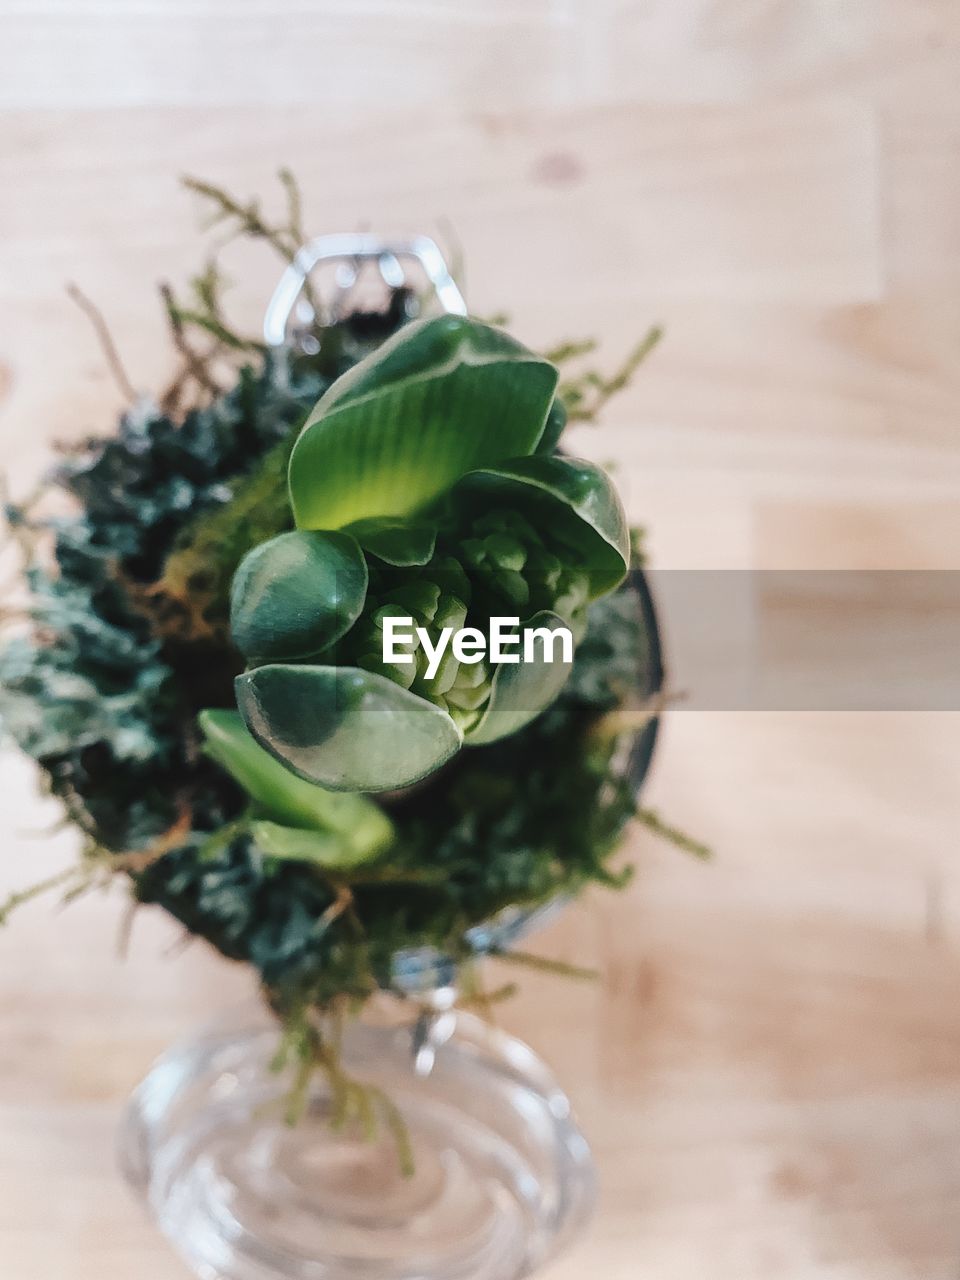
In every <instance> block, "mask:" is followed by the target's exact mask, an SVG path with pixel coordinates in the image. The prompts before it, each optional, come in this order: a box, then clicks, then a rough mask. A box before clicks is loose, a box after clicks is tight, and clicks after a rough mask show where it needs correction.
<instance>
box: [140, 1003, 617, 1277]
mask: <svg viewBox="0 0 960 1280" xmlns="http://www.w3.org/2000/svg"><path fill="white" fill-rule="evenodd" d="M451 996H452V993H451V992H450V991H449V990H445V989H439V990H438V991H437V992H435V993H433V999H432V1001H431V1005H432V1007H431V1008H430V1009H429V1010H428V1011H425V1012H424V1013H422V1014H421V1015H420V1016H419V1017H418V1018H416V1019H415V1020H414V1021H413V1022H412V1023H407V1024H406V1025H400V1026H396V1025H393V1026H376V1025H370V1024H367V1023H363V1022H360V1021H357V1020H352V1021H351V1022H349V1023H348V1025H347V1026H346V1028H345V1032H344V1037H343V1043H342V1066H343V1070H344V1072H345V1073H346V1074H347V1075H349V1076H350V1077H351V1078H352V1079H354V1080H356V1081H358V1082H360V1083H361V1084H362V1085H364V1086H365V1087H366V1089H367V1093H366V1097H367V1105H368V1106H369V1114H368V1115H367V1116H366V1119H364V1118H363V1117H360V1118H358V1117H354V1118H353V1119H352V1120H351V1121H350V1122H349V1123H348V1124H346V1125H341V1126H339V1127H337V1126H336V1117H335V1115H334V1108H335V1105H336V1104H335V1097H334V1092H333V1090H332V1089H331V1085H330V1082H329V1080H328V1078H327V1076H326V1075H325V1074H324V1073H322V1072H320V1071H316V1072H314V1073H313V1075H312V1077H311V1079H310V1083H309V1086H308V1091H307V1095H306V1098H305V1100H304V1105H303V1110H302V1114H301V1115H300V1117H299V1119H298V1120H297V1121H296V1122H295V1123H290V1122H289V1121H288V1117H287V1116H286V1103H287V1100H288V1098H289V1091H290V1086H291V1078H290V1074H289V1072H286V1071H285V1072H278V1071H277V1070H276V1068H275V1064H274V1062H273V1059H274V1057H275V1054H276V1051H277V1046H278V1042H279V1034H280V1033H279V1027H278V1024H277V1023H276V1022H274V1021H273V1020H272V1019H271V1017H270V1014H269V1013H268V1011H267V1010H266V1009H265V1008H264V1009H262V1010H261V1009H258V1008H251V1009H249V1010H245V1011H244V1012H243V1013H242V1014H241V1015H238V1016H234V1017H231V1018H229V1019H227V1020H223V1021H221V1022H220V1023H219V1024H217V1025H214V1026H211V1027H209V1028H208V1029H206V1030H204V1031H202V1032H201V1033H200V1034H199V1035H197V1036H195V1037H194V1038H193V1039H191V1040H188V1041H186V1042H185V1043H183V1044H180V1045H178V1046H176V1047H175V1048H173V1049H172V1050H170V1052H168V1053H166V1054H165V1055H164V1056H163V1057H162V1058H160V1059H159V1060H158V1061H157V1062H156V1063H155V1065H154V1066H153V1067H152V1068H151V1070H150V1072H149V1073H148V1075H147V1076H146V1078H145V1079H144V1081H143V1082H142V1084H141V1085H140V1086H139V1088H138V1089H137V1090H136V1092H135V1094H134V1096H133V1098H132V1100H131V1103H130V1105H129V1108H128V1110H127V1114H126V1117H125V1120H124V1124H123V1128H122V1139H121V1155H122V1163H123V1166H124V1171H125V1173H126V1176H127V1178H128V1180H129V1181H130V1183H131V1184H132V1185H133V1187H134V1188H135V1189H136V1191H137V1192H138V1193H139V1195H140V1196H141V1197H142V1198H143V1200H144V1201H145V1203H146V1205H147V1208H148V1210H149V1212H150V1213H151V1214H152V1215H153V1217H154V1218H155V1219H156V1221H157V1223H158V1225H159V1227H160V1228H161V1230H162V1231H163V1232H164V1233H165V1234H166V1235H167V1237H168V1238H169V1240H170V1241H171V1243H172V1244H173V1245H174V1247H175V1248H176V1250H177V1251H178V1252H179V1253H180V1255H181V1256H182V1257H183V1259H184V1260H185V1261H186V1263H187V1264H188V1266H190V1267H191V1268H192V1270H193V1271H194V1273H195V1274H196V1275H197V1276H198V1277H200V1280H288V1278H289V1280H348V1278H349V1280H361V1278H362V1280H454V1278H456V1280H516V1278H518V1277H520V1276H526V1275H529V1274H530V1273H531V1272H533V1271H535V1270H536V1269H537V1268H538V1267H539V1266H540V1265H541V1264H542V1263H543V1262H545V1261H546V1260H547V1259H548V1258H550V1257H551V1256H552V1255H553V1254H554V1253H555V1252H556V1251H557V1250H558V1249H560V1248H561V1247H562V1246H563V1245H564V1244H565V1243H566V1242H567V1241H568V1240H569V1239H570V1237H571V1236H573V1235H575V1234H576V1233H577V1232H578V1231H579V1229H580V1228H581V1227H582V1226H583V1224H584V1223H585V1221H586V1220H587V1218H588V1217H589V1214H590V1211H591V1209H592V1206H593V1202H594V1188H595V1177H594V1166H593V1161H592V1158H591V1155H590V1150H589V1147H588V1145H587V1143H586V1141H585V1139H584V1137H583V1135H582V1133H581V1132H580V1130H579V1128H578V1127H577V1124H576V1122H575V1120H574V1119H573V1116H572V1114H571V1109H570V1104H569V1102H568V1100H567V1098H566V1096H565V1095H564V1093H563V1092H562V1091H561V1090H560V1088H559V1087H558V1086H557V1084H556V1082H555V1081H554V1079H553V1077H552V1076H551V1074H550V1072H549V1071H548V1070H547V1068H546V1067H545V1066H544V1064H543V1063H542V1062H541V1061H540V1060H539V1059H538V1058H537V1056H536V1055H535V1054H534V1053H533V1051H532V1050H531V1049H530V1048H528V1046H527V1045H525V1044H523V1043H522V1042H521V1041H519V1040H517V1039H514V1038H513V1037H512V1036H509V1035H507V1034H505V1033H504V1032H502V1031H499V1030H497V1029H495V1028H493V1027H491V1026H489V1025H488V1024H487V1023H485V1022H483V1021H481V1020H480V1019H478V1018H476V1017H474V1016H472V1015H470V1014H466V1013H463V1012H459V1011H456V1010H455V1009H454V1008H453V1007H452V1000H451ZM445 1006H447V1007H445ZM393 1108H396V1111H394V1110H393ZM401 1117H402V1119H400V1118H401Z"/></svg>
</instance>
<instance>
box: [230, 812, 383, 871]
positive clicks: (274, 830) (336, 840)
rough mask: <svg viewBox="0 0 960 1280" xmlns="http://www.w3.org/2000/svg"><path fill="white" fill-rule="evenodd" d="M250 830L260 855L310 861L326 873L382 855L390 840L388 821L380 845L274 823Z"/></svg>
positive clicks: (257, 824) (259, 825)
mask: <svg viewBox="0 0 960 1280" xmlns="http://www.w3.org/2000/svg"><path fill="white" fill-rule="evenodd" d="M351 798H354V797H351ZM368 803H370V802H369V801H368ZM250 831H251V834H252V836H253V838H254V840H255V841H256V843H257V844H258V845H259V847H260V848H261V849H262V850H263V852H264V853H266V854H269V855H270V856H271V857H273V858H282V859H284V860H285V861H288V862H310V863H313V864H314V865H315V866H319V867H323V868H325V869H326V870H328V871H349V870H350V869H351V868H352V867H357V866H362V865H363V863H365V862H370V861H372V860H373V859H374V858H375V857H377V855H378V854H380V853H382V852H383V850H384V849H385V848H386V847H387V846H388V845H389V844H390V840H391V832H390V824H389V822H388V823H387V835H386V839H381V840H380V842H379V843H374V842H371V841H369V840H356V841H351V840H350V839H349V838H348V837H347V836H345V835H343V834H338V833H336V832H332V831H307V830H304V829H303V828H302V827H285V826H282V825H280V824H279V823H277V822H254V823H252V824H251V828H250Z"/></svg>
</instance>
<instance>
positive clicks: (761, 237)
mask: <svg viewBox="0 0 960 1280" xmlns="http://www.w3.org/2000/svg"><path fill="white" fill-rule="evenodd" d="M958 51H960V12H958V10H957V7H956V4H955V2H954V0H792V2H787V0H642V2H639V0H638V2H637V3H624V2H618V0H590V3H587V2H586V0H445V2H441V0H397V2H395V3H388V2H387V0H329V2H322V0H321V2H317V3H310V2H309V0H300V2H298V3H293V0H230V3H227V0H192V2H190V3H187V0H137V3H135V4H127V3H120V0H0V317H2V318H0V448H2V462H3V468H4V470H5V471H6V472H7V473H8V475H9V477H10V481H11V485H12V488H13V491H14V493H18V492H20V493H22V492H23V491H24V490H25V489H26V487H28V486H29V484H30V483H31V481H32V479H34V478H35V477H36V476H37V475H38V473H39V472H40V471H41V470H42V468H43V467H44V466H45V465H46V464H47V463H48V462H49V460H50V458H51V456H52V455H51V445H52V442H53V441H54V440H55V439H58V438H76V437H79V436H81V435H84V434H86V433H88V432H90V431H101V430H104V429H108V428H109V425H110V423H111V420H112V416H113V414H114V412H115V411H116V409H117V408H118V406H119V404H120V397H119V393H118V392H117V390H116V389H115V387H114V386H113V384H112V382H111V381H110V379H109V377H108V375H107V373H106V371H105V369H104V365H103V361H102V359H101V357H100V354H99V353H98V351H97V348H96V346H95V343H94V342H93V340H92V338H91V334H90V332H89V328H88V325H87V323H86V321H85V319H84V317H83V316H82V315H81V314H80V313H79V311H78V310H77V309H76V308H75V307H74V306H73V305H72V304H71V303H70V302H69V301H68V300H67V298H66V296H65V293H64V285H65V283H66V282H68V281H75V282H76V283H77V284H79V285H80V286H81V287H82V288H83V289H84V290H85V291H86V292H87V293H88V294H90V295H92V296H93V297H94V298H95V299H96V300H97V302H98V303H99V305H100V306H101V307H102V309H103V311H104V313H105V314H106V316H107V319H108V321H109V323H110V325H111V327H112V329H113V331H114V333H115V334H116V336H117V340H118V342H119V345H120V347H121V350H122V354H123V357H124V360H125V362H126V364H127V367H128V369H129V370H130V373H131V375H132V377H133V379H134V381H135V382H136V384H137V385H138V386H141V387H143V388H150V387H155V386H156V385H157V384H158V383H159V381H160V380H161V379H162V378H163V377H164V375H165V374H166V373H168V372H169V369H170V355H169V350H168V347H167V345H166V342H165V338H164V330H163V323H162V320H161V318H160V312H159V308H158V306H157V305H156V301H155V295H154V286H155V285H156V283H157V282H158V281H159V280H162V279H170V280H174V281H178V280H181V279H183V278H184V277H185V276H186V275H187V274H188V272H189V271H191V270H192V269H193V268H194V267H195V266H196V265H197V260H198V253H199V243H198V239H197V235H196V230H197V209H196V207H195V205H194V204H193V202H192V200H190V199H189V198H187V197H186V196H185V195H184V194H183V193H182V192H181V191H180V190H179V189H178V186H177V177H178V175H179V174H181V173H185V172H186V173H194V174H199V175H201V176H203V177H207V178H210V179H212V180H215V181H218V182H223V183H226V184H228V185H229V186H230V187H231V188H233V189H235V190H237V191H239V192H255V191H259V192H267V191H269V190H270V189H271V182H272V175H273V173H274V171H275V170H276V169H277V167H278V166H279V165H280V164H289V165H291V166H292V167H293V168H294V169H295V170H296V172H297V173H298V174H299V175H300V177H301V180H302V183H303V187H304V191H305V198H306V206H307V209H308V210H309V219H308V221H309V225H310V228H311V229H312V230H314V231H317V232H320V231H330V230H342V229H349V228H352V227H358V226H361V225H364V226H370V227H373V228H376V229H380V230H384V231H389V230H404V231H420V230H425V231H435V230H436V229H437V228H438V226H448V227H452V228H453V229H454V230H455V233H456V236H457V238H458V239H459V241H460V242H461V244H462V246H463V249H464V252H465V255H466V259H467V264H468V272H467V286H468V293H469V298H470V301H471V304H472V306H473V308H474V309H475V310H476V311H477V312H478V313H480V314H489V313H491V312H493V311H498V310H501V309H506V310H508V311H509V312H510V314H511V316H512V320H513V327H514V328H515V330H516V332H517V333H518V335H519V336H521V337H522V338H524V339H525V340H527V341H528V342H530V343H532V344H538V343H539V344H544V343H547V342H551V341H554V340H557V339H560V338H564V337H569V336H577V335H582V334H596V335H598V336H600V337H601V338H602V339H603V343H604V348H603V349H604V359H605V360H607V361H608V362H609V364H610V365H611V366H612V365H613V364H615V362H616V360H617V359H618V357H620V356H622V355H623V354H624V353H625V351H626V350H627V349H628V347H629V346H630V344H631V342H632V341H633V339H634V338H635V337H636V336H638V335H639V334H640V333H641V332H642V331H643V329H644V328H645V327H646V325H647V323H648V322H650V321H653V320H657V321H660V322H661V323H663V324H664V325H665V327H666V329H667V339H666V341H665V343H664V344H663V345H662V347H661V348H660V349H659V350H658V352H657V353H656V355H655V356H654V357H653V358H652V359H651V361H650V363H649V364H648V366H647V367H646V368H645V369H644V371H643V373H642V375H641V376H640V377H639V378H638V379H637V381H636V383H635V385H634V386H633V387H632V388H631V389H630V390H629V391H628V392H627V393H625V394H624V395H623V396H622V397H621V398H620V399H618V400H617V401H616V402H615V403H614V404H613V405H611V407H610V408H609V411H608V412H607V413H606V415H605V417H604V420H603V423H602V425H601V426H600V427H598V428H595V429H589V430H586V429H585V430H582V431H581V433H580V437H579V443H580V445H581V446H582V448H583V450H584V451H585V452H589V453H590V454H592V455H593V456H595V457H597V458H599V459H610V458H615V459H617V460H618V463H619V476H620V482H621V484H622V485H623V487H624V490H625V492H626V495H627V500H628V504H629V509H630V514H631V516H632V517H633V518H634V519H635V520H637V521H642V522H644V523H646V524H647V525H648V526H649V527H650V531H651V532H650V550H651V555H652V558H653V560H654V562H655V563H656V564H657V565H658V566H660V567H668V568H700V569H717V570H722V569H749V568H878V567H879V568H883V567H896V568H952V569H958V568H960V537H958V535H960V444H958V423H957V402H958V392H960V354H958V353H960V179H958V172H960V170H958V164H960V74H958V73H960V63H958ZM230 269H231V274H232V275H233V277H234V280H235V287H234V289H233V294H232V297H233V305H234V309H235V311H236V312H237V314H239V315H241V316H246V317H247V318H249V319H250V321H251V322H253V323H255V322H256V319H257V317H258V315H259V313H260V311H261V309H262V306H263V304H264V300H265V298H266V296H267V294H268V292H269V289H270V286H271V283H272V280H273V276H274V274H275V269H276V268H275V264H274V263H273V262H272V261H271V260H270V259H269V258H268V257H267V256H266V254H264V255H262V256H258V255H257V254H256V253H253V254H250V255H245V256H243V258H242V259H240V258H237V259H235V260H234V259H231V261H230ZM669 622H670V620H669V618H668V619H666V625H667V627H668V630H669ZM704 625H705V626H706V627H708V626H709V619H707V620H705V623H704ZM0 770H2V772H0V797H2V801H3V803H2V808H0V815H2V816H0V825H2V829H3V857H2V861H0V891H6V890H7V889H10V888H13V887H16V886H19V885H22V884H24V883H26V882H30V881H32V880H34V879H36V878H38V877H40V876H42V875H44V874H47V873H49V872H51V871H54V870H56V869H57V868H59V867H61V866H64V865H66V863H67V862H68V861H69V859H70V857H71V855H72V851H73V847H74V846H73V842H72V840H71V838H70V836H69V835H68V834H64V833H62V832H60V833H57V834H52V835H51V834H43V832H44V830H45V829H47V828H49V827H51V825H52V824H54V823H55V822H56V818H57V811H56V806H55V805H53V804H51V803H50V802H47V801H40V800H38V799H35V798H34V792H35V781H36V780H35V777H34V774H33V772H32V770H31V769H30V768H29V767H28V766H27V764H25V763H24V762H23V761H22V760H19V759H18V758H16V757H15V756H14V755H11V754H6V755H4V756H3V757H2V759H0ZM958 777H960V714H957V713H952V712H947V711H944V712H924V713H920V712H915V713H909V712H902V713H896V714H893V713H879V712H872V713H871V712H866V711H865V712H860V713H856V714H854V713H840V712H836V711H831V712H826V711H823V712H817V711H809V712H803V713H796V712H794V713H787V712H767V713H756V712H753V713H751V712H746V711H729V712H719V711H713V712H708V711H692V710H683V709H678V710H677V711H675V712H673V713H672V714H671V715H670V717H669V719H668V723H667V724H666V727H665V731H664V733H663V737H662V743H661V748H660V751H659V753H658V757H657V760H656V767H655V772H654V776H653V780H652V784H651V787H650V792H649V798H650V800H651V803H654V804H655V805H656V806H657V807H658V808H659V809H660V810H661V811H662V812H663V813H664V814H665V815H667V816H669V817H670V818H672V819H674V820H676V821H677V822H679V823H680V824H682V825H683V826H684V827H686V828H688V829H689V830H691V831H692V832H694V833H696V834H698V835H701V836H703V837H704V838H706V839H708V840H709V841H710V843H711V844H712V845H713V846H714V849H715V858H714V860H713V862H712V864H711V865H708V866H703V865H700V864H698V863H695V862H694V861H693V860H691V859H689V858H686V857H685V856H683V855H682V854H680V853H677V852H676V851H674V850H673V849H671V848H668V847H664V846H662V845H661V844H660V843H658V842H657V841H656V840H655V839H654V838H653V837H652V836H650V835H649V834H647V833H646V832H644V831H639V830H638V831H636V832H635V833H633V834H632V836H631V837H630V839H629V841H628V847H627V850H626V855H627V856H628V857H629V858H630V859H631V860H633V861H634V862H635V863H636V866H637V869H638V874H637V876H636V879H635V882H634V884H633V886H632V888H631V889H630V890H629V891H628V892H627V893H625V894H623V895H622V896H619V897H617V896H606V897H605V896H602V895H600V894H595V895H592V896H591V897H590V898H589V899H588V900H587V901H585V902H584V903H582V904H581V905H578V906H577V907H576V908H575V909H573V910H571V911H570V912H569V913H568V914H567V916H566V917H565V918H564V919H563V920H562V921H561V922H560V923H558V924H557V925H556V926H555V927H554V928H552V929H551V930H550V931H549V933H548V934H545V935H544V936H543V937H542V939H540V940H539V943H538V945H540V946H542V948H543V950H544V951H545V953H547V954H551V955H558V956H563V955H570V954H572V953H573V952H574V950H575V951H576V954H577V955H578V958H580V959H582V960H584V961H585V962H587V963H590V962H594V963H596V964H597V965H598V967H599V968H600V969H601V971H602V975H603V977H602V982H601V983H600V984H599V985H598V986H583V987H581V986H576V985H574V986H571V985H568V984H565V983H562V982H558V980H556V979H553V978H548V977H544V976H541V975H530V976H529V977H527V979H526V980H525V983H524V989H523V994H522V995H521V996H520V997H519V998H518V999H517V1000H516V1001H515V1002H514V1003H513V1005H512V1006H511V1007H510V1008H509V1009H508V1010H506V1011H505V1013H504V1019H505V1021H506V1022H507V1023H508V1024H509V1025H510V1026H511V1027H512V1028H515V1029H517V1030H519V1031H520V1032H521V1033H522V1034H523V1035H524V1036H525V1037H526V1038H527V1039H529V1040H530V1041H531V1043H532V1044H533V1045H534V1046H535V1047H536V1048H537V1049H538V1050H539V1051H540V1052H541V1053H543V1054H544V1055H545V1056H546V1057H547V1058H548V1059H549V1061H550V1062H551V1063H552V1064H553V1066H554V1067H555V1069H556V1071H557V1073H558V1075H559V1076H560V1078H561V1080H562V1081H563V1082H564V1084H565V1085H566V1086H567V1088H568V1089H569V1091H570V1093H571V1094H572V1096H573V1098H574V1099H575V1101H576V1103H577V1106H578V1110H579V1113H580V1116H581V1119H582V1121H583V1123H584V1125H585V1127H586V1130H587V1132H588V1133H589V1135H590V1136H591V1138H592V1140H593V1143H594V1146H595V1149H596V1153H597V1158H598V1161H599V1165H600V1170H601V1177H602V1184H603V1189H602V1200H601V1207H600V1211H599V1213H598V1215H597V1218H596V1220H595V1223H594V1225H593V1228H592V1230H591V1232H590V1234H589V1237H588V1238H587V1239H586V1240H585V1241H584V1242H582V1243H581V1244H580V1245H578V1246H577V1248H576V1249H575V1250H573V1251H572V1252H571V1253H570V1254H569V1255H567V1256H566V1257H564V1258H562V1259H560V1260H558V1261H557V1262H556V1263H555V1264H553V1266H552V1267H551V1268H549V1269H548V1270H547V1272H545V1273H544V1274H545V1280H581V1278H582V1277H583V1276H584V1275H594V1274H595V1275H597V1276H602V1277H604V1280H707V1278H709V1280H770V1278H771V1277H776V1278H777V1280H955V1278H956V1277H957V1275H958V1274H960V1000H958V990H960V870H958V858H957V841H958V835H960V791H958V785H957V783H958ZM122 914H123V901H122V894H121V893H120V892H119V886H118V888H117V891H116V892H115V893H113V894H111V895H108V896H106V897H102V898H92V899H89V900H87V901H84V902H82V903H79V904H77V905H75V906H73V907H72V908H71V909H69V910H68V911H64V912H62V913H60V912H55V911H54V910H52V908H51V905H50V904H49V903H38V904H35V905H32V906H30V907H27V908H25V909H24V910H23V911H22V913H21V914H19V915H17V916H16V917H15V918H14V919H13V920H12V921H11V923H10V924H9V926H8V927H7V928H6V929H5V930H4V931H3V933H2V934H0V1275H2V1276H3V1278H4V1280H8V1278H9V1280H51V1278H52V1277H56V1280H130V1278H131V1277H136V1280H176V1278H178V1277H181V1276H182V1275H183V1271H182V1268H181V1267H180V1265H179V1263H178V1262H177V1261H176V1260H175V1258H174V1257H173V1256H172V1255H171V1254H170V1253H169V1251H168V1249H167V1248H166V1246H165V1245H164V1244H163V1242H162V1241H161V1240H160V1238H159V1237H158V1236H157V1235H156V1233H155V1231H154V1229H153V1227H152V1226H151V1225H150V1224H149V1223H148V1222H147V1221H146V1220H145V1219H144V1218H143V1216H142V1214H141V1212H140V1209H139V1208H138V1206H137V1205H136V1204H135V1203H133V1201H132V1200H131V1199H130V1197H129V1195H128V1194H127V1192H126V1190H125V1188H124V1187H123V1186H122V1185H121V1182H120V1179H119V1176H118V1174H117V1172H116V1168H115V1161H114V1153H113V1142H114V1136H113V1135H114V1130H115V1126H116V1123H117V1119H118V1115H119V1112H120V1108H121V1106H122V1104H123V1100H124V1098H125V1096H126V1094H127V1093H128V1091H129V1089H130V1088H131V1087H132V1085H133V1084H134V1083H135V1082H136V1080H137V1079H138V1078H139V1076H140V1075H141V1074H142V1072H143V1071H144V1069H145V1068H146V1066H147V1065H148V1063H149V1062H150V1060H151V1058H152V1057H153V1056H154V1055H155V1054H156V1053H157V1052H158V1051H159V1050H160V1049H161V1048H163V1047H164V1046H165V1045H166V1044H168V1043H169V1042H170V1041H171V1039H173V1038H174V1037H175V1036H177V1035H180V1034H182V1033H183V1032H185V1031H186V1030H188V1029H189V1028H190V1027H191V1025H192V1024H193V1023H195V1022H197V1021H198V1020H201V1019H203V1018H204V1017H205V1016H207V1015H209V1014H210V1013H212V1012H214V1011H216V1010H217V1009H219V1008H221V1007H222V1006H224V1005H227V1004H230V1003H233V1002H235V1001H236V1000H237V999H239V998H241V997H242V996H243V995H244V993H245V992H246V991H247V990H248V979H247V977H246V976H245V975H244V973H243V972H241V971H240V970H238V969H236V968H233V967H231V966H229V965H227V964H226V963H225V962H222V961H220V960H219V959H217V958H216V957H215V956H213V955H211V954H210V953H209V952H208V951H206V950H205V949H204V948H203V947H202V946H201V945H194V946H190V947H187V948H182V947H181V946H180V945H179V935H178V933H177V930H176V929H175V928H174V927H173V926H172V925H171V924H170V923H168V922H167V921H165V920H164V919H162V918H161V917H159V916H158V915H156V914H150V913H147V912H143V913H141V915H140V916H139V917H138V918H137V922H136V926H135V929H134V934H133V941H132V946H131V950H130V955H129V957H128V959H127V960H126V962H125V963H119V962H118V961H117V958H116V955H115V939H116V937H117V933H118V930H119V924H120V920H121V917H122Z"/></svg>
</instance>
